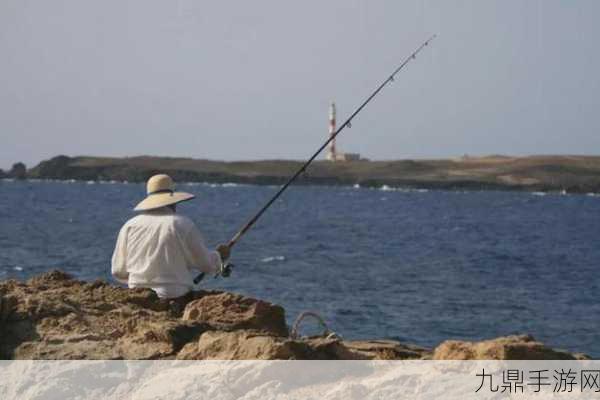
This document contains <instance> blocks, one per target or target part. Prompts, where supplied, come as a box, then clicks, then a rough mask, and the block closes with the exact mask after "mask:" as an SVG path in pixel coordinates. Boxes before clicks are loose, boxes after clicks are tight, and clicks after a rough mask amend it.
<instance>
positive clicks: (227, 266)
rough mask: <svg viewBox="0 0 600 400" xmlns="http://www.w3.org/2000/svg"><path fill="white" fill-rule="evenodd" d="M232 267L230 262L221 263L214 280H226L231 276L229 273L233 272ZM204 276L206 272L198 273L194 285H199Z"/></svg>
mask: <svg viewBox="0 0 600 400" xmlns="http://www.w3.org/2000/svg"><path fill="white" fill-rule="evenodd" d="M233 268H234V265H233V264H232V263H230V262H227V261H225V262H222V263H221V266H220V267H219V270H218V271H217V273H216V274H215V278H217V277H219V276H222V277H223V278H228V277H229V276H231V272H232V271H233ZM205 276H206V272H201V273H199V274H198V275H197V276H196V277H195V278H194V285H197V284H199V283H200V282H202V279H204V277H205Z"/></svg>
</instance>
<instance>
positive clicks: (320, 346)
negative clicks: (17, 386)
mask: <svg viewBox="0 0 600 400" xmlns="http://www.w3.org/2000/svg"><path fill="white" fill-rule="evenodd" d="M432 358H433V359H440V360H444V359H445V360H449V359H454V360H470V359H582V358H587V357H586V356H585V355H582V354H572V353H568V352H564V351H558V350H554V349H551V348H548V347H546V346H544V345H543V344H541V343H539V342H536V341H535V340H534V339H533V338H532V337H530V336H508V337H503V338H498V339H494V340H488V341H482V342H474V343H471V342H460V341H446V342H443V343H442V344H440V345H439V346H438V347H437V348H435V349H433V350H431V349H425V348H422V347H418V346H412V345H406V344H402V343H399V342H396V341H391V340H370V341H346V340H341V339H339V338H337V337H335V336H333V337H332V336H330V337H310V338H296V337H292V336H290V333H289V330H288V327H287V325H286V322H285V312H284V309H283V308H282V307H280V306H278V305H274V304H271V303H267V302H265V301H261V300H256V299H252V298H248V297H244V296H241V295H238V294H233V293H227V292H219V291H199V292H194V293H191V294H189V295H188V296H185V297H184V298H180V299H176V300H170V301H166V300H160V299H158V298H157V296H156V295H155V294H154V292H153V291H151V290H149V289H134V290H131V289H124V288H121V287H115V286H111V285H109V284H108V283H106V282H103V281H95V282H82V281H78V280H75V279H73V278H71V277H70V276H69V275H67V274H65V273H63V272H60V271H52V272H49V273H46V274H43V275H40V276H37V277H34V278H32V279H30V280H29V281H27V282H18V281H15V280H9V281H4V282H0V359H187V360H197V359H212V360H214V359H220V360H231V359H235V360H240V359H267V360H271V359H387V360H389V359H432Z"/></svg>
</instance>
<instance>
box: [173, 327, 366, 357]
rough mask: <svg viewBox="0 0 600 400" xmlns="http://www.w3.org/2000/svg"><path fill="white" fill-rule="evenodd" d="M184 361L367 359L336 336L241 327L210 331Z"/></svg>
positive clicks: (190, 348) (186, 352)
mask: <svg viewBox="0 0 600 400" xmlns="http://www.w3.org/2000/svg"><path fill="white" fill-rule="evenodd" d="M177 358H178V359H183V360H200V359H206V360H357V359H365V357H364V356H362V355H361V354H359V353H355V352H353V351H351V350H350V349H348V348H346V347H345V346H344V345H343V344H342V342H341V341H339V340H337V339H326V338H310V339H303V340H293V339H290V338H286V337H282V336H272V335H265V334H264V333H260V332H255V331H248V330H240V331H234V332H223V331H209V332H206V333H204V334H202V336H200V339H199V340H198V341H197V342H196V343H189V344H187V345H185V346H184V347H183V349H182V350H181V351H180V352H179V353H178V354H177Z"/></svg>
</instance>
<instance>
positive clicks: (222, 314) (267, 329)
mask: <svg viewBox="0 0 600 400" xmlns="http://www.w3.org/2000/svg"><path fill="white" fill-rule="evenodd" d="M183 320H184V321H196V322H204V323H207V324H210V325H211V326H214V327H217V328H219V329H221V330H228V331H229V330H234V329H252V330H257V331H261V332H263V333H269V334H271V335H276V336H288V328H287V325H286V323H285V311H284V310H283V308H282V307H280V306H278V305H274V304H271V303H267V302H266V301H262V300H256V299H251V298H249V297H244V296H241V295H239V294H234V293H215V294H213V293H209V294H206V295H204V296H202V297H201V298H199V299H197V300H194V301H192V302H190V303H188V304H187V306H186V307H185V310H184V312H183Z"/></svg>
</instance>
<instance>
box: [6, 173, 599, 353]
mask: <svg viewBox="0 0 600 400" xmlns="http://www.w3.org/2000/svg"><path fill="white" fill-rule="evenodd" d="M179 189H180V190H185V191H188V192H191V193H194V194H196V196H197V198H196V199H195V200H193V201H191V202H188V203H185V204H182V205H180V207H179V209H178V211H179V212H181V213H183V214H186V215H188V216H189V217H190V218H192V219H193V220H194V221H195V222H196V224H197V225H198V227H199V228H200V230H201V231H202V232H203V234H204V236H205V238H206V242H207V244H208V245H210V246H214V245H216V244H217V243H219V242H226V241H227V240H228V239H230V238H231V237H232V235H233V234H234V233H235V232H236V230H237V229H238V228H239V227H240V226H241V225H243V223H245V222H246V221H247V220H248V219H249V218H250V217H251V216H252V215H253V213H254V212H256V211H257V210H258V209H259V208H260V207H261V206H262V205H263V204H264V203H265V201H267V200H268V199H269V197H270V196H272V195H273V194H274V193H275V191H276V190H277V188H276V187H269V186H251V185H234V184H224V185H215V184H212V185H209V184H189V185H186V184H180V185H179ZM144 194H145V193H144V186H143V185H142V184H133V183H129V184H125V183H118V182H102V184H100V183H98V184H92V182H43V181H42V182H16V181H15V182H10V181H0V280H4V279H8V278H16V279H27V278H28V277H31V276H33V275H36V274H40V273H42V272H44V271H48V270H50V269H54V268H58V269H62V270H64V271H66V272H68V273H71V274H73V275H74V276H76V277H77V278H80V279H85V280H93V279H98V278H100V279H106V280H111V277H110V258H111V255H112V251H113V246H114V242H115V239H116V235H117V232H118V230H119V228H120V227H121V225H122V224H123V223H124V222H125V221H126V220H127V219H128V218H130V217H132V216H133V212H132V211H131V209H132V208H133V206H134V205H135V204H136V202H137V201H139V200H141V199H142V198H143V197H144ZM599 240H600V198H599V197H593V196H585V195H558V194H556V195H553V194H548V195H544V196H539V195H536V194H532V193H517V192H494V191H488V192H476V191H469V192H458V191H457V192H452V191H423V190H421V191H415V190H402V189H397V188H391V187H384V188H383V190H381V189H369V188H361V187H358V186H357V187H352V186H350V187H314V186H313V187H310V186H309V187H301V186H294V187H291V188H290V189H289V190H288V191H287V192H286V193H285V194H284V196H283V197H282V198H281V200H279V201H277V202H276V203H275V204H274V206H273V207H272V208H271V209H269V211H268V212H267V213H266V214H265V215H264V216H263V218H262V219H260V220H259V222H258V223H257V224H256V226H255V227H254V228H253V229H252V230H250V231H249V232H248V234H247V235H246V236H244V237H243V238H242V239H241V240H240V241H239V243H238V245H237V246H236V247H235V248H234V250H233V257H232V261H233V263H234V264H235V265H236V268H235V270H234V272H233V275H232V276H231V277H230V278H228V279H212V278H209V279H205V280H204V281H203V282H202V283H201V285H200V286H201V287H206V288H211V289H225V290H232V291H236V292H239V293H242V294H246V295H249V296H253V297H257V298H261V299H265V300H268V301H271V302H274V303H278V304H281V305H282V306H284V307H285V309H286V311H287V318H288V322H289V323H292V322H293V320H294V319H295V318H296V316H297V315H298V314H299V313H300V312H302V311H305V310H312V311H316V312H318V313H319V314H320V315H322V316H323V318H324V319H325V321H326V322H327V323H328V325H329V326H330V328H331V329H333V330H334V331H336V332H337V333H338V334H340V335H341V336H342V337H344V338H347V339H359V338H393V339H398V340H401V341H405V342H410V343H416V344H420V345H424V346H435V345H436V344H438V343H439V342H440V341H442V340H445V339H451V338H452V339H473V340H475V339H483V338H493V337H497V336H501V335H507V334H514V333H530V334H532V335H534V336H535V337H536V338H537V339H539V340H541V341H543V342H545V343H547V344H549V345H551V346H554V347H561V348H565V349H568V350H570V351H583V352H587V353H588V354H591V355H593V356H600V329H599V327H600V323H599V322H598V320H599V316H600V291H599V287H600V265H599V262H600V246H599Z"/></svg>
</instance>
